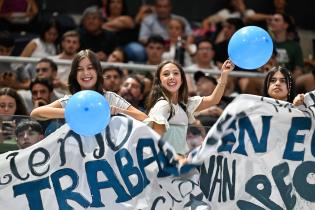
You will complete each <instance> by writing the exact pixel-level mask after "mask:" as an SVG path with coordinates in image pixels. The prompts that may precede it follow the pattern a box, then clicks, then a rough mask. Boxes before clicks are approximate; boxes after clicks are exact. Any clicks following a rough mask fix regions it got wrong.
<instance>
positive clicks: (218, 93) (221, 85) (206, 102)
mask: <svg viewBox="0 0 315 210" xmlns="http://www.w3.org/2000/svg"><path fill="white" fill-rule="evenodd" d="M233 69H234V64H233V63H232V62H231V61H230V60H226V61H225V62H224V63H223V65H222V67H221V76H220V78H219V80H218V84H217V86H216V88H215V89H214V91H213V92H212V94H211V95H209V96H205V97H204V98H203V100H202V102H201V103H200V105H199V106H198V108H197V109H196V111H201V110H203V109H206V108H209V107H210V106H212V105H216V104H218V103H219V102H220V100H221V98H222V96H223V94H224V90H225V86H226V83H227V80H228V76H229V73H230V72H231V71H232V70H233Z"/></svg>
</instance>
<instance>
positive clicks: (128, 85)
mask: <svg viewBox="0 0 315 210" xmlns="http://www.w3.org/2000/svg"><path fill="white" fill-rule="evenodd" d="M143 92H144V83H143V81H142V80H141V79H140V78H139V77H138V76H137V75H129V76H128V77H127V78H126V79H125V81H124V82H123V83H122V85H121V87H120V90H119V95H120V96H121V97H123V98H124V99H125V100H127V101H128V102H129V103H130V104H131V105H132V106H133V107H135V108H137V109H139V110H140V111H142V112H145V108H144V104H143V103H142V100H143Z"/></svg>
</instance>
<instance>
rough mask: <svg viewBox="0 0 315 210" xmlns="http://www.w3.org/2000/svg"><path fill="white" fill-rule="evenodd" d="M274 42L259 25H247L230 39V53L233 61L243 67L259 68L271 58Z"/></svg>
mask: <svg viewBox="0 0 315 210" xmlns="http://www.w3.org/2000/svg"><path fill="white" fill-rule="evenodd" d="M272 51H273V43H272V39H271V37H270V35H269V34H268V32H267V31H265V30H264V29H262V28H260V27H257V26H246V27H243V28H241V29H239V30H238V31H236V32H235V33H234V34H233V36H232V37H231V39H230V42H229V45H228V54H229V58H230V59H231V60H232V62H233V63H234V64H235V65H237V66H239V67H241V68H243V69H257V68H259V67H261V66H263V65H264V64H266V63H267V61H268V60H269V59H270V57H271V55H272Z"/></svg>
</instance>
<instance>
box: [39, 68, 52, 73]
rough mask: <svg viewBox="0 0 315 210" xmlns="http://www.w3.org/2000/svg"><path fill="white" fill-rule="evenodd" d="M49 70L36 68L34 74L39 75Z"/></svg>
mask: <svg viewBox="0 0 315 210" xmlns="http://www.w3.org/2000/svg"><path fill="white" fill-rule="evenodd" d="M48 70H49V69H48V68H45V67H44V68H36V73H39V72H41V71H42V72H47V71H48Z"/></svg>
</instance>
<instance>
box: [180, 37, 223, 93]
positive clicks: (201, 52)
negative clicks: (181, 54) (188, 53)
mask: <svg viewBox="0 0 315 210" xmlns="http://www.w3.org/2000/svg"><path fill="white" fill-rule="evenodd" d="M196 47H197V51H196V54H195V56H194V57H195V64H193V65H191V66H189V67H188V68H189V69H192V70H195V71H197V70H202V69H207V70H212V71H219V68H218V67H217V66H216V65H215V64H214V61H213V57H214V55H215V52H214V50H213V45H212V43H211V41H210V40H209V39H206V38H204V39H201V40H199V41H198V42H197V43H196ZM186 79H187V84H188V91H189V95H191V96H192V95H195V94H196V85H195V82H194V81H193V78H192V76H191V74H186Z"/></svg>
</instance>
